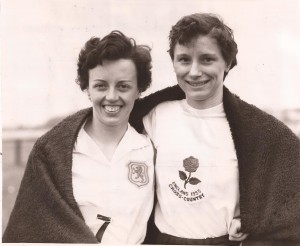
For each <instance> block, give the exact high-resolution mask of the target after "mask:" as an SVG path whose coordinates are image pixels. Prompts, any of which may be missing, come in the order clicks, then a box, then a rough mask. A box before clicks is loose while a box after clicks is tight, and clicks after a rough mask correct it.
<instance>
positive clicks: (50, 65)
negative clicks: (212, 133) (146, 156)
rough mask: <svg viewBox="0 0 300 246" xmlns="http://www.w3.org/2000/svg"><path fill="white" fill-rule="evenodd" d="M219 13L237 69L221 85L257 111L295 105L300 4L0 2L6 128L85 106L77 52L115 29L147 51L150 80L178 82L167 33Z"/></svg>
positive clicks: (275, 0)
mask: <svg viewBox="0 0 300 246" xmlns="http://www.w3.org/2000/svg"><path fill="white" fill-rule="evenodd" d="M195 12H212V13H216V14H219V15H220V16H221V17H222V18H223V20H224V21H225V23H226V24H228V25H229V27H231V28H232V29H233V31H234V35H235V39H236V42H237V44H238V48H239V53H238V57H237V59H238V66H236V67H235V68H234V69H233V70H231V71H230V73H229V75H228V77H227V78H226V80H225V84H226V85H227V86H228V87H229V88H230V89H231V90H232V91H233V92H235V93H237V94H238V95H239V96H240V97H241V98H242V99H244V100H246V101H247V102H249V103H252V104H255V105H257V106H258V107H260V108H262V109H266V108H267V109H270V110H277V109H278V110H281V109H285V108H300V80H299V78H300V1H299V0H285V1H282V0H157V1H155V0H151V1H150V0H147V1H146V0H25V1H24V0H1V29H2V30H1V83H2V96H1V99H2V124H3V126H4V127H16V126H34V125H37V124H43V123H44V122H46V121H47V120H49V119H50V118H51V117H55V116H62V115H66V114H69V113H72V112H75V111H76V110H79V109H82V108H84V107H87V106H90V102H89V101H88V100H87V96H86V94H85V93H83V92H81V90H80V89H79V86H78V85H77V84H76V83H75V78H76V69H77V68H76V63H77V57H78V54H79V51H80V49H81V48H82V46H83V45H84V43H85V42H86V41H87V40H88V39H89V38H90V37H92V36H98V37H103V36H105V35H107V34H108V33H109V32H110V31H112V30H120V31H122V32H124V33H125V34H126V35H127V36H130V37H133V38H134V39H135V40H136V41H137V43H138V44H147V45H149V46H151V47H152V58H153V69H152V73H153V82H152V87H151V89H149V90H148V91H147V92H146V93H145V94H144V95H146V94H149V93H150V92H154V91H156V90H158V89H161V88H164V87H166V86H169V85H174V84H176V83H177V82H176V79H175V75H174V72H173V68H172V64H171V60H170V58H169V55H168V53H167V50H168V34H169V31H170V28H171V26H172V25H174V24H175V23H176V22H177V21H178V20H179V19H180V18H181V17H182V16H184V15H187V14H192V13H195Z"/></svg>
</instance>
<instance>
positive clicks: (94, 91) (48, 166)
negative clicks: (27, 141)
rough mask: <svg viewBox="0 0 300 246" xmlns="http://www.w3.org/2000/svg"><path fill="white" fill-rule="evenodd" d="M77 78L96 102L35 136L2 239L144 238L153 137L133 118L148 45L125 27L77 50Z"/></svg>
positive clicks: (144, 81) (145, 80) (147, 79)
mask: <svg viewBox="0 0 300 246" xmlns="http://www.w3.org/2000/svg"><path fill="white" fill-rule="evenodd" d="M77 73H78V77H77V83H78V84H79V86H80V88H81V90H83V91H86V92H87V94H88V97H89V99H90V101H91V103H92V107H91V108H88V109H83V110H81V111H79V112H77V113H75V114H73V115H71V116H69V117H67V118H66V119H64V120H63V121H62V122H60V123H59V124H58V125H56V126H55V127H54V128H53V129H51V130H50V131H49V132H47V133H46V134H45V135H43V136H42V137H41V138H39V139H38V140H37V142H36V143H35V145H34V147H33V150H32V151H31V154H30V157H29V160H28V163H27V166H26V170H25V174H24V177H23V180H22V183H21V187H20V190H19V193H18V196H17V200H16V203H15V206H14V209H13V211H12V214H11V216H10V220H9V223H8V226H7V228H6V230H5V233H4V236H3V242H15V243H16V242H23V243H99V242H101V243H113V244H124V243H130V244H140V243H142V242H143V240H144V237H145V234H146V225H147V221H148V218H149V216H150V213H151V210H152V207H153V196H154V184H153V176H154V167H153V156H154V152H153V147H152V144H151V142H150V140H149V139H148V138H147V137H145V136H144V135H141V134H138V133H137V132H136V131H135V130H134V129H133V128H132V127H131V126H130V125H129V123H128V118H129V115H130V112H131V110H132V108H133V105H134V103H135V100H136V99H137V98H139V96H140V93H141V92H143V91H145V90H146V89H147V88H148V87H149V85H150V83H151V56H150V48H149V47H148V46H143V45H136V43H135V41H134V40H133V39H131V38H128V37H126V36H125V35H124V34H122V33H121V32H119V31H113V32H111V33H110V34H108V35H107V36H105V37H104V38H103V39H100V38H96V37H93V38H91V39H90V40H89V41H87V42H86V44H85V46H84V47H83V49H82V50H81V52H80V54H79V60H78V69H77Z"/></svg>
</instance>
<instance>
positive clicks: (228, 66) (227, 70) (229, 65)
mask: <svg viewBox="0 0 300 246" xmlns="http://www.w3.org/2000/svg"><path fill="white" fill-rule="evenodd" d="M230 67H231V63H229V64H228V65H227V67H226V69H225V72H226V73H228V72H229V70H230Z"/></svg>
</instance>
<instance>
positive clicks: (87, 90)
mask: <svg viewBox="0 0 300 246" xmlns="http://www.w3.org/2000/svg"><path fill="white" fill-rule="evenodd" d="M85 91H86V94H87V96H88V98H89V100H90V101H92V99H91V94H90V92H89V87H87V88H86V90H85Z"/></svg>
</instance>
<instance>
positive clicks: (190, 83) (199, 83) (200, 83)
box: [185, 80, 209, 87]
mask: <svg viewBox="0 0 300 246" xmlns="http://www.w3.org/2000/svg"><path fill="white" fill-rule="evenodd" d="M185 82H186V83H188V84H189V85H191V86H193V87H198V86H203V85H205V84H207V83H208V82H209V80H204V81H197V82H192V81H185Z"/></svg>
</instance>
